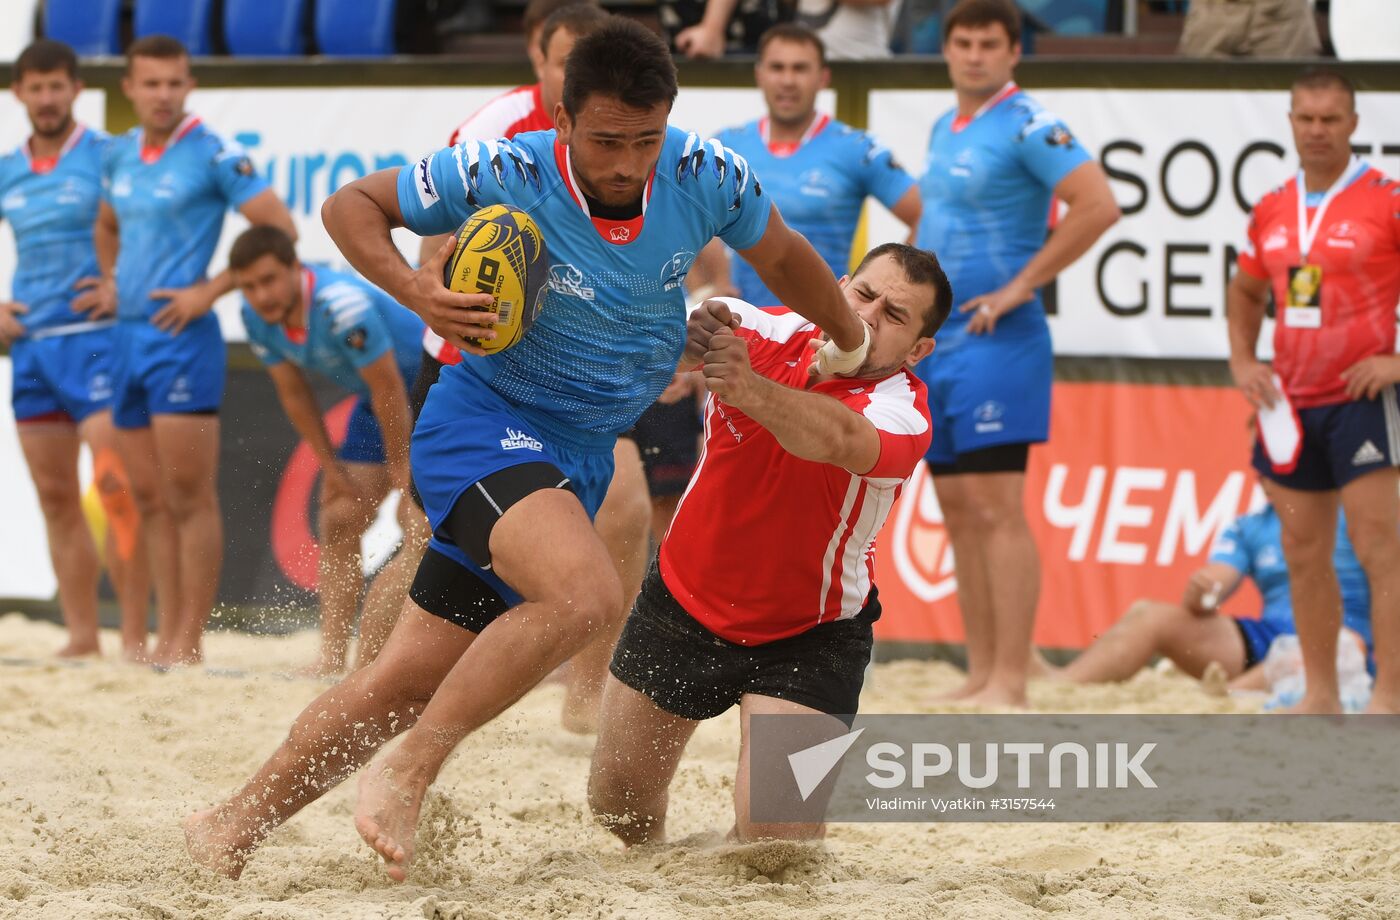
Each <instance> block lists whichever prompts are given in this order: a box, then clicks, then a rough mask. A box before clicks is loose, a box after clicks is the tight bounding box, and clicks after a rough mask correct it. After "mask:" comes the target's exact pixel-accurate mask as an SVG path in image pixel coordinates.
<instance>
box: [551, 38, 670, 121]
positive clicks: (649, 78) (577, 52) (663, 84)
mask: <svg viewBox="0 0 1400 920" xmlns="http://www.w3.org/2000/svg"><path fill="white" fill-rule="evenodd" d="M593 95H600V96H609V97H611V98H614V99H617V100H619V101H620V102H621V103H622V104H623V105H627V106H631V107H633V108H638V109H649V108H651V107H652V106H654V105H660V104H662V103H665V104H666V106H667V107H668V108H669V107H670V106H671V105H672V104H673V103H674V102H675V101H676V63H675V61H673V60H672V59H671V49H670V48H667V47H666V43H665V42H664V41H662V40H661V38H660V36H658V35H657V34H656V33H655V32H653V31H651V30H650V29H648V28H647V27H646V26H643V25H641V24H640V23H638V22H636V21H635V20H632V19H625V18H623V17H621V16H614V17H613V18H612V21H611V22H609V23H608V24H607V25H605V26H603V27H602V28H600V29H598V30H597V31H595V32H594V33H593V34H592V35H587V36H584V37H583V38H581V39H579V41H578V43H577V44H576V45H574V50H573V52H572V53H571V54H570V55H569V61H568V63H567V64H565V65H564V99H563V102H564V110H565V111H566V112H568V113H569V115H570V116H571V117H576V116H577V115H578V113H579V110H580V109H581V108H583V103H584V101H585V100H586V99H588V97H589V96H593Z"/></svg>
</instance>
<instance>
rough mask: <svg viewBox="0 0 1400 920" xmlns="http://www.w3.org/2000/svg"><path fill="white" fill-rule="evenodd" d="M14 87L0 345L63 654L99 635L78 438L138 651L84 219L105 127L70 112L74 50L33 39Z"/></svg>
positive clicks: (139, 627)
mask: <svg viewBox="0 0 1400 920" xmlns="http://www.w3.org/2000/svg"><path fill="white" fill-rule="evenodd" d="M12 87H13V89H14V93H15V96H16V97H17V98H18V99H19V101H20V103H21V104H22V105H23V106H24V107H25V111H26V112H27V114H28V115H29V123H30V126H31V127H32V128H33V130H34V133H33V134H32V135H31V136H30V137H29V139H28V140H27V141H25V142H24V143H23V144H21V145H20V146H19V148H17V149H16V150H14V151H12V152H11V153H9V154H6V155H5V156H4V157H0V218H3V219H5V220H8V221H9V222H10V226H11V228H12V229H13V230H14V233H15V242H16V244H17V249H18V254H19V265H18V268H17V270H16V272H15V276H14V278H13V279H12V281H11V291H10V300H9V301H7V302H3V303H0V344H4V345H8V346H10V360H11V362H12V367H13V371H14V386H13V388H12V390H11V398H12V403H13V406H14V413H15V420H16V421H17V422H18V423H19V443H20V448H21V449H22V450H23V451H24V459H25V461H26V462H27V463H28V464H29V474H30V476H31V477H32V478H33V480H34V488H35V491H36V492H38V494H39V507H40V509H41V510H42V511H43V514H44V525H45V528H46V531H47V534H48V543H49V558H50V560H51V561H52V563H53V570H54V575H55V576H56V577H57V579H58V600H59V605H60V607H61V609H62V612H63V622H64V624H65V625H66V626H67V627H68V644H67V645H65V646H64V647H63V648H62V649H61V650H60V651H59V653H58V654H59V655H60V656H64V657H68V656H74V655H92V654H97V653H98V652H99V648H98V641H97V584H98V579H99V577H100V575H101V569H100V565H99V561H98V554H97V549H96V547H95V546H94V545H93V542H92V534H91V533H90V531H89V530H88V525H87V520H86V518H85V517H84V516H83V508H82V490H81V487H80V484H79V481H78V448H79V445H80V444H83V443H86V444H87V445H88V447H89V448H90V449H91V451H92V454H93V462H94V472H95V476H94V481H95V483H96V486H97V490H98V495H99V496H100V497H101V499H102V505H103V507H104V509H105V510H106V513H107V519H108V528H107V546H106V553H105V555H106V561H107V569H108V571H109V572H110V573H111V575H112V583H113V585H114V586H115V587H116V590H117V595H118V598H119V599H120V601H121V608H122V654H123V655H124V656H125V657H126V658H127V659H129V660H131V661H144V660H145V659H146V617H147V602H148V600H149V596H150V593H151V592H150V578H149V575H148V574H147V573H146V554H145V553H144V552H142V551H141V549H140V547H141V541H140V538H139V534H138V532H137V530H136V526H135V525H136V520H135V513H134V510H133V509H132V504H131V497H130V495H129V494H128V493H127V491H126V487H125V485H124V482H125V479H126V477H125V474H124V473H123V471H122V469H121V463H120V461H119V460H118V459H117V456H116V448H115V446H114V441H115V436H114V432H113V430H112V412H111V404H112V373H111V365H110V357H111V345H112V324H113V323H114V322H115V321H114V320H113V319H112V310H113V308H114V306H115V305H114V304H113V303H112V302H111V299H110V298H109V297H107V298H104V297H103V296H101V285H100V284H99V279H98V277H97V275H98V270H97V255H96V252H95V251H94V249H93V242H92V225H93V221H94V219H95V218H96V216H97V202H98V199H99V198H100V197H101V189H102V157H103V154H104V152H105V151H106V149H107V145H108V143H109V142H110V141H111V138H109V137H108V136H107V135H106V134H103V133H102V132H101V131H97V130H94V129H92V128H89V127H87V126H86V125H80V124H78V123H77V122H75V121H74V120H73V101H74V100H75V99H76V98H77V96H78V93H79V92H81V91H82V88H83V84H82V82H81V81H80V80H79V79H78V58H77V56H76V55H75V54H74V53H73V49H71V48H69V47H68V46H67V45H65V44H63V43H62V42H56V41H50V40H47V39H43V40H40V41H37V42H35V43H34V44H32V45H30V46H29V47H28V48H25V49H24V51H22V52H21V53H20V55H19V57H18V59H16V61H15V66H14V81H13V84H12Z"/></svg>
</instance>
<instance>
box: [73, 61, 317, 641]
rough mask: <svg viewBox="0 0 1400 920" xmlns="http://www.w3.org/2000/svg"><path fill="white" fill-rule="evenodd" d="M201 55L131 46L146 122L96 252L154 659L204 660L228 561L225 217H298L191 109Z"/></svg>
mask: <svg viewBox="0 0 1400 920" xmlns="http://www.w3.org/2000/svg"><path fill="white" fill-rule="evenodd" d="M193 88H194V77H193V76H192V75H191V73H190V59H189V54H188V53H187V52H186V51H185V48H184V46H183V45H181V44H180V43H179V42H178V41H176V40H175V39H173V38H170V37H168V36H164V35H150V36H146V37H145V38H140V39H137V40H136V41H135V42H133V43H132V44H131V47H130V48H129V49H127V69H126V75H125V76H124V77H123V78H122V91H123V92H124V93H125V94H126V96H127V98H128V99H130V100H131V106H132V109H133V110H134V111H135V113H136V118H137V121H138V122H139V124H138V126H137V127H135V128H133V129H132V130H131V131H130V132H128V133H127V134H125V135H123V136H122V137H120V138H117V139H115V140H114V141H113V142H112V146H111V148H110V150H109V151H108V157H107V161H106V164H105V167H104V179H103V182H104V188H103V201H102V205H101V208H100V210H99V212H98V218H97V230H96V242H97V258H98V262H99V263H100V264H101V267H102V272H103V275H104V276H105V277H107V278H109V279H113V280H112V281H109V282H108V285H107V286H108V287H110V286H111V285H113V284H114V285H115V292H116V293H115V296H116V300H117V326H116V332H115V338H114V342H113V358H112V367H113V370H112V378H113V379H112V386H113V404H112V418H113V421H115V422H116V426H117V429H118V439H117V440H118V444H119V445H120V446H121V449H122V453H123V455H124V457H125V460H126V465H127V470H128V473H129V475H130V476H131V485H132V490H133V492H134V494H135V496H136V505H137V508H138V509H139V511H140V514H141V524H142V529H143V531H144V533H145V535H146V548H147V550H148V551H149V553H150V558H151V574H152V576H153V578H154V581H155V588H156V604H157V608H158V612H159V620H158V626H157V630H156V650H155V662H156V664H158V665H163V666H171V665H177V664H191V663H195V662H198V661H201V660H202V659H203V643H202V638H203V634H204V624H205V622H206V621H207V620H208V618H209V613H210V611H211V610H212V609H213V606H214V596H215V592H216V591H217V590H218V585H219V569H220V567H221V563H222V561H223V550H224V534H223V520H222V518H221V516H220V514H219V497H218V489H217V477H218V465H219V416H218V411H219V404H220V402H221V401H222V399H223V391H224V363H225V355H224V341H223V337H222V336H221V335H220V333H219V321H218V318H217V317H215V316H214V315H213V313H211V312H210V311H211V310H212V309H213V306H214V301H215V300H217V299H218V298H219V297H220V296H222V295H224V294H226V293H228V292H229V291H231V290H232V289H233V282H232V281H230V280H229V275H228V272H227V271H224V272H220V273H219V274H217V275H215V276H214V277H213V278H206V272H207V271H208V268H209V260H210V258H211V257H212V256H213V254H214V247H215V246H216V245H217V244H218V242H219V233H220V231H221V230H222V228H223V223H224V214H225V212H226V211H227V210H228V209H229V208H237V209H238V211H239V212H240V213H242V214H243V216H244V217H246V218H248V220H249V221H251V222H252V223H254V224H270V225H273V226H277V227H281V228H282V229H283V230H285V231H286V232H287V233H288V234H289V235H291V236H293V237H295V235H296V229H295V227H294V226H293V225H292V216H291V214H290V213H289V212H288V211H287V208H286V206H285V205H283V204H282V202H281V200H280V199H278V197H277V196H276V194H274V193H273V191H272V190H271V189H270V188H268V187H267V183H266V182H264V181H263V179H262V178H261V177H260V176H259V175H258V174H257V172H256V171H255V170H254V168H253V163H252V161H251V160H249V159H248V157H247V156H246V155H244V153H243V151H242V150H241V149H240V148H239V147H237V146H236V145H234V144H230V143H228V142H226V141H224V140H223V139H221V138H220V137H219V136H218V135H216V134H214V133H213V132H212V131H210V130H209V129H208V128H206V127H204V126H203V125H202V124H200V121H199V119H198V118H196V117H195V116H193V115H190V114H188V113H186V111H185V98H186V96H188V95H189V92H190V90H191V89H193Z"/></svg>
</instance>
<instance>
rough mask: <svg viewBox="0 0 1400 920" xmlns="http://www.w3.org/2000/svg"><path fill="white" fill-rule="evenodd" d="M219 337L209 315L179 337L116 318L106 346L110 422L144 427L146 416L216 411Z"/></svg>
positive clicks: (222, 359)
mask: <svg viewBox="0 0 1400 920" xmlns="http://www.w3.org/2000/svg"><path fill="white" fill-rule="evenodd" d="M227 360H228V358H227V355H226V354H225V352H224V337H223V335H222V334H220V332H219V320H218V318H217V317H216V316H214V314H212V313H210V314H209V315H207V316H205V317H203V318H202V319H198V320H196V321H195V322H193V323H191V324H190V325H188V326H186V327H185V330H184V331H183V332H181V333H180V334H179V335H171V334H169V333H168V332H162V331H161V330H159V329H157V328H156V327H155V326H152V325H151V324H150V322H148V321H147V320H120V321H118V323H117V327H116V335H115V337H114V339H113V343H112V381H113V385H112V390H113V397H112V421H114V422H115V423H116V425H117V427H118V428H145V427H146V426H148V425H149V424H150V423H151V416H152V415H167V414H180V413H188V412H216V411H218V408H219V405H220V403H222V402H223V398H224V366H225V364H226V363H227Z"/></svg>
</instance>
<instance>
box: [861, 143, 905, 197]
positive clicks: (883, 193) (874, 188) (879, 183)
mask: <svg viewBox="0 0 1400 920" xmlns="http://www.w3.org/2000/svg"><path fill="white" fill-rule="evenodd" d="M856 136H857V138H858V147H857V149H858V150H859V151H860V153H859V156H860V160H859V161H858V162H859V163H860V177H861V181H862V182H863V183H864V185H865V194H867V195H870V196H872V197H873V198H874V199H875V200H876V201H878V202H880V204H882V205H884V206H885V207H887V208H892V207H894V206H895V203H896V202H898V201H899V199H901V198H903V197H904V193H905V192H907V191H909V189H911V188H913V187H914V177H913V176H911V175H909V174H908V173H907V172H905V171H904V167H903V166H900V165H899V162H898V161H897V160H895V158H894V154H893V153H891V152H890V149H889V148H888V147H886V146H885V145H883V144H881V143H880V142H879V141H877V140H875V138H873V137H871V136H870V135H868V134H866V133H865V132H863V131H857V132H856Z"/></svg>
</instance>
